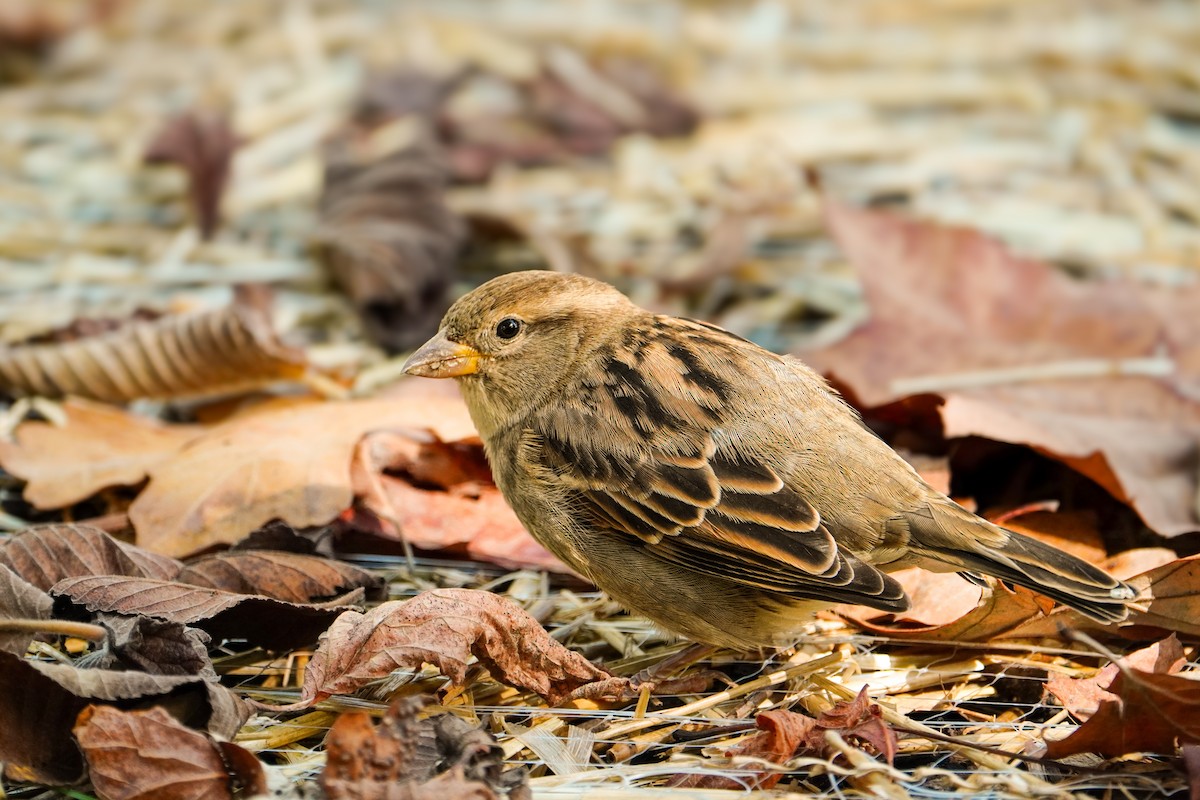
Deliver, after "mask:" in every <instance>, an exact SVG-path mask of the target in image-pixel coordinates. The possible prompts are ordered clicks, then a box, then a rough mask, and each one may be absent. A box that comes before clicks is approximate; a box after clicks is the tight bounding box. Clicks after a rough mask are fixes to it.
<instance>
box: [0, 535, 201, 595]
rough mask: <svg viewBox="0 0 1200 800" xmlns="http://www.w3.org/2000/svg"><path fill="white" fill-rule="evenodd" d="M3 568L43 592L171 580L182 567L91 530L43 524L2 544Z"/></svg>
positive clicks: (1, 562) (177, 563)
mask: <svg viewBox="0 0 1200 800" xmlns="http://www.w3.org/2000/svg"><path fill="white" fill-rule="evenodd" d="M0 565H4V566H7V567H9V568H10V569H12V570H13V572H15V573H17V574H18V575H20V576H21V577H22V578H24V579H25V580H27V581H29V582H30V583H32V584H33V585H34V586H36V587H38V588H39V589H43V590H49V589H50V587H52V586H53V585H54V584H56V583H58V582H59V581H61V580H63V579H65V578H77V577H83V576H89V575H125V576H128V577H137V578H155V579H161V580H169V579H171V578H174V577H175V576H176V575H177V574H179V570H180V569H182V568H183V565H182V564H181V563H180V562H178V561H176V560H175V559H173V558H168V557H166V556H160V555H158V554H156V553H151V552H149V551H146V550H143V549H142V548H140V547H135V546H133V545H131V544H126V543H125V542H121V541H118V540H116V539H114V538H113V537H111V536H109V535H108V534H107V533H105V532H104V531H102V530H100V529H99V528H93V527H91V526H90V525H39V526H37V527H33V528H26V529H25V530H23V531H21V532H20V533H18V534H17V535H16V536H14V537H13V538H12V539H10V540H8V541H7V542H5V543H4V544H2V545H0Z"/></svg>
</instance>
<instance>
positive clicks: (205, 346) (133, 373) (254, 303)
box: [0, 287, 307, 403]
mask: <svg viewBox="0 0 1200 800" xmlns="http://www.w3.org/2000/svg"><path fill="white" fill-rule="evenodd" d="M306 371H307V366H306V363H305V359H304V354H303V353H301V352H300V351H298V350H295V349H293V348H290V347H288V346H286V345H284V344H283V343H282V342H280V341H279V338H278V336H277V335H276V333H275V330H274V328H273V326H272V323H271V316H270V310H269V295H268V294H267V293H266V292H265V290H261V289H255V288H253V287H241V288H239V290H238V291H237V292H236V294H235V297H234V302H233V303H232V304H230V305H228V306H226V307H225V308H220V309H216V310H214V311H200V312H194V313H190V314H177V315H171V316H165V317H161V318H159V319H157V320H154V321H152V322H142V321H135V322H131V323H129V324H128V325H126V326H124V327H121V328H119V329H117V330H115V331H111V332H108V333H103V334H100V335H98V336H94V337H91V338H87V339H76V340H73V341H69V342H62V343H57V344H34V345H16V346H13V347H0V388H2V389H3V390H4V391H6V392H9V393H11V394H17V395H39V396H42V397H63V396H66V395H74V396H77V397H87V398H91V399H94V400H102V401H105V402H110V403H125V402H129V401H131V400H137V399H139V398H144V397H145V398H158V399H173V398H179V397H195V396H199V395H207V394H217V393H221V392H229V391H233V390H235V389H236V390H242V389H247V388H252V387H257V386H266V385H269V384H272V383H278V382H280V381H296V380H299V379H300V378H302V377H303V376H304V375H305V373H306Z"/></svg>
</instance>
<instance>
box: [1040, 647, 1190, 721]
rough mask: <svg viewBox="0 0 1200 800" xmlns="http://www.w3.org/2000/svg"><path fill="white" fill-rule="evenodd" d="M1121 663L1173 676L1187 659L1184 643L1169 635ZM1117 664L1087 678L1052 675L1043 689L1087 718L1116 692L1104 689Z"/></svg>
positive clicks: (1081, 718)
mask: <svg viewBox="0 0 1200 800" xmlns="http://www.w3.org/2000/svg"><path fill="white" fill-rule="evenodd" d="M1121 663H1122V666H1124V667H1132V668H1136V669H1140V670H1144V671H1146V672H1156V673H1160V674H1164V675H1173V674H1175V673H1176V672H1179V670H1181V669H1183V665H1184V663H1186V659H1185V658H1184V655H1183V645H1181V644H1180V643H1179V639H1178V638H1176V636H1175V635H1174V634H1171V635H1170V636H1169V637H1167V638H1166V639H1163V640H1162V641H1161V642H1155V643H1154V644H1152V645H1150V646H1149V647H1145V648H1143V649H1141V650H1138V651H1136V652H1133V653H1130V654H1129V655H1128V656H1126V657H1125V658H1123V659H1121ZM1120 671H1121V670H1120V667H1118V666H1117V665H1116V664H1109V665H1107V666H1106V667H1104V668H1103V669H1100V670H1098V671H1097V672H1096V674H1095V675H1093V676H1092V677H1090V678H1067V677H1064V676H1062V675H1055V676H1053V677H1052V678H1050V679H1049V680H1047V681H1046V691H1047V692H1049V693H1050V694H1052V695H1054V696H1055V697H1056V698H1057V699H1058V702H1060V703H1062V705H1063V707H1064V708H1066V709H1067V710H1068V711H1070V712H1071V716H1073V717H1075V718H1076V719H1078V720H1080V721H1087V720H1088V719H1090V718H1091V717H1092V716H1094V715H1095V713H1096V711H1097V710H1098V709H1099V708H1100V703H1101V702H1102V701H1104V700H1113V699H1115V695H1113V694H1111V693H1109V692H1108V691H1106V690H1105V689H1104V687H1105V686H1108V685H1109V684H1111V683H1112V682H1113V679H1114V678H1116V677H1117V673H1119V672H1120Z"/></svg>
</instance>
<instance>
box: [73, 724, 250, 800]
mask: <svg viewBox="0 0 1200 800" xmlns="http://www.w3.org/2000/svg"><path fill="white" fill-rule="evenodd" d="M75 739H76V741H78V742H79V749H80V750H82V751H83V757H84V759H85V760H86V761H87V766H88V775H89V777H90V778H91V781H92V786H93V787H95V789H96V793H97V794H98V795H99V796H100V797H103V798H104V799H105V800H176V798H178V800H192V798H198V797H205V798H215V799H216V800H221V799H222V798H229V800H233V798H234V797H240V796H245V797H249V796H253V795H261V794H265V793H266V791H267V780H266V775H265V773H264V771H263V768H262V764H261V762H259V761H258V759H256V758H255V757H254V756H253V755H251V754H250V753H248V752H246V751H245V750H243V749H242V748H240V747H238V746H237V745H235V744H232V743H229V742H220V743H218V742H215V741H213V739H212V737H210V736H206V735H204V734H203V733H200V732H199V731H194V730H192V729H191V728H188V727H186V726H184V725H182V724H181V723H180V722H179V720H177V719H175V718H174V717H172V716H171V715H170V714H168V713H167V712H166V711H164V710H163V709H161V708H151V709H147V710H145V711H121V710H120V709H117V708H113V707H112V706H95V705H93V706H88V707H87V708H85V709H84V710H83V711H82V712H80V714H79V718H78V722H77V723H76V725H75ZM233 751H241V755H242V757H240V758H230V756H231V755H232V753H233ZM230 767H234V768H237V771H236V772H232V771H231V769H230Z"/></svg>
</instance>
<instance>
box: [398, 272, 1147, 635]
mask: <svg viewBox="0 0 1200 800" xmlns="http://www.w3.org/2000/svg"><path fill="white" fill-rule="evenodd" d="M405 368H406V371H408V372H410V373H413V374H416V375H425V376H428V377H455V378H458V379H459V381H460V383H461V386H462V390H463V395H464V397H465V398H466V402H467V407H468V408H469V409H470V412H471V417H472V419H474V421H475V424H476V426H477V427H478V428H479V432H480V434H481V435H482V437H483V441H484V444H485V446H486V448H487V452H488V456H489V458H490V459H491V463H492V468H493V471H494V472H495V476H496V483H497V484H498V485H499V487H500V489H501V491H502V492H503V493H504V496H505V497H506V498H507V499H508V501H509V503H510V504H511V505H512V507H513V509H514V510H515V511H516V512H517V516H518V517H520V518H521V521H522V522H524V524H525V526H526V527H527V528H528V529H529V530H530V532H531V533H533V535H534V536H535V537H536V538H537V539H538V540H539V541H541V542H542V543H543V544H544V545H545V546H546V547H547V548H549V549H550V550H551V551H553V552H554V553H555V554H556V555H557V556H558V557H559V558H561V559H562V560H563V561H564V562H566V563H567V564H569V565H570V566H571V567H572V568H574V569H575V570H577V571H578V572H580V573H581V574H583V575H585V576H587V577H588V578H590V579H591V580H592V581H594V582H595V584H596V585H597V586H599V587H600V588H602V589H604V590H605V591H606V592H608V593H609V594H610V595H612V596H613V597H614V598H615V599H616V600H618V601H620V602H621V603H623V604H625V605H627V606H628V607H630V608H631V609H633V610H634V611H636V612H638V613H640V614H643V615H645V616H647V617H649V618H650V619H651V620H653V621H654V622H656V623H657V624H659V625H661V626H662V627H663V628H665V629H667V630H671V631H676V632H678V633H682V634H684V635H685V636H688V637H690V638H692V639H695V640H697V641H701V642H707V643H712V644H721V645H732V646H745V645H763V644H781V643H784V642H786V641H787V640H788V637H789V636H794V632H795V630H796V628H798V627H799V626H800V625H802V624H803V623H804V622H805V621H806V619H807V616H808V614H807V613H806V612H811V611H812V610H815V609H818V608H821V607H823V606H828V605H830V604H833V603H857V604H861V605H865V606H870V607H872V608H877V609H881V610H885V611H902V610H904V609H905V608H907V607H908V598H907V597H906V596H905V593H904V590H903V589H902V588H901V586H900V584H899V583H897V582H896V581H895V580H894V579H893V578H892V577H890V576H889V575H888V574H887V573H888V572H890V571H893V570H896V569H901V568H904V567H910V566H922V567H926V568H928V569H934V570H938V571H962V572H965V573H973V572H982V573H986V574H988V575H993V576H996V577H998V578H1001V579H1003V580H1006V581H1010V582H1012V583H1016V584H1019V585H1021V586H1026V587H1028V588H1030V589H1033V590H1035V591H1038V592H1041V593H1042V594H1045V595H1048V596H1049V597H1052V598H1054V599H1055V600H1059V601H1061V602H1063V603H1065V604H1067V605H1070V606H1072V607H1074V608H1077V609H1079V610H1080V611H1081V612H1083V613H1085V614H1087V615H1089V616H1091V617H1094V618H1096V619H1099V620H1103V621H1118V620H1121V619H1124V618H1125V614H1126V609H1125V602H1126V601H1127V600H1129V599H1131V598H1132V597H1133V594H1134V593H1133V591H1132V590H1131V589H1130V588H1129V586H1127V585H1126V584H1124V583H1121V582H1120V581H1118V580H1115V579H1114V578H1112V577H1110V576H1109V575H1107V574H1105V573H1104V572H1102V571H1101V570H1099V569H1096V568H1095V567H1093V566H1091V565H1089V564H1086V563H1084V562H1082V561H1080V560H1079V559H1076V558H1074V557H1073V556H1070V555H1067V554H1066V553H1063V552H1061V551H1059V550H1057V549H1055V548H1053V547H1050V546H1048V545H1045V544H1042V543H1040V542H1038V541H1036V540H1034V539H1030V538H1028V537H1025V536H1021V535H1020V534H1017V533H1014V532H1012V531H1008V530H1005V529H1004V528H1001V527H998V526H996V525H993V524H992V523H990V522H987V521H986V520H983V519H981V518H979V517H977V516H975V515H974V514H971V513H970V512H968V511H966V510H965V509H963V508H961V507H960V506H958V505H956V504H955V503H954V502H953V501H951V500H950V499H949V498H947V497H945V496H944V495H942V494H940V493H939V492H937V491H935V490H934V489H932V488H930V486H929V485H928V484H926V483H925V481H923V480H922V479H921V478H920V476H919V475H917V473H916V472H915V471H914V470H913V469H912V467H910V466H909V465H908V463H907V462H905V461H904V460H903V459H901V458H900V457H899V456H898V455H896V453H895V452H893V451H892V450H891V449H890V448H889V447H888V446H887V445H886V444H884V443H883V442H882V441H881V440H880V439H878V438H877V437H876V436H875V435H874V434H873V433H871V431H870V430H868V429H867V428H866V427H865V426H864V425H863V424H862V422H861V420H860V419H859V417H858V415H857V414H856V413H855V412H854V411H853V410H852V409H851V408H850V407H849V406H847V405H846V404H845V402H843V401H842V399H841V398H840V397H839V396H838V395H837V394H836V393H834V392H833V391H832V390H831V389H830V388H829V387H828V386H827V385H826V383H825V381H824V380H823V379H822V378H821V377H820V376H819V375H817V374H816V373H814V372H813V371H812V370H810V369H809V368H808V367H806V366H804V364H802V363H800V362H799V361H797V360H795V359H793V358H789V357H786V356H778V355H775V354H773V353H770V352H768V351H766V350H763V349H762V348H760V347H758V346H757V345H754V344H752V343H750V342H748V341H746V340H744V339H742V338H740V337H738V336H735V335H734V334H731V333H728V332H727V331H724V330H721V329H720V328H717V327H714V326H712V325H708V324H705V323H703V322H695V321H692V320H687V319H679V318H675V317H667V316H660V315H655V314H651V313H650V312H648V311H645V310H643V309H641V308H638V307H637V306H635V305H634V304H633V303H631V302H629V300H627V299H626V298H625V297H624V296H623V295H622V294H621V293H619V292H618V291H616V290H615V289H613V288H612V287H611V286H608V285H607V284H604V283H600V282H598V281H594V280H591V279H589V278H584V277H580V276H575V275H559V274H555V273H550V272H519V273H514V274H511V275H505V276H502V277H500V278H496V279H495V280H492V281H490V282H488V283H486V284H484V285H483V286H481V287H479V288H478V289H476V290H475V291H473V292H471V293H470V294H468V295H466V296H465V297H463V298H462V299H460V300H459V301H458V302H457V303H455V304H454V306H453V307H452V308H451V309H450V310H449V312H447V314H446V316H445V318H444V319H443V320H442V326H441V330H440V332H439V334H438V335H437V336H436V337H434V338H433V339H432V340H430V342H429V343H427V344H426V345H425V346H424V347H422V348H421V350H419V351H418V352H417V353H416V354H414V355H413V357H412V358H411V359H409V362H408V364H407V365H406V367H405Z"/></svg>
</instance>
